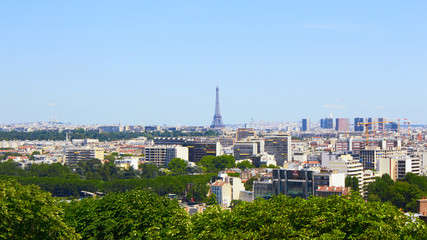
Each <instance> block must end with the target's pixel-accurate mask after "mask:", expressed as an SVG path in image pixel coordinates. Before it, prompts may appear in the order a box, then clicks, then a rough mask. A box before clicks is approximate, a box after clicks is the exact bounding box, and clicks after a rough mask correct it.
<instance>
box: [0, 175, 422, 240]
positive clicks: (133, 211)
mask: <svg viewBox="0 0 427 240" xmlns="http://www.w3.org/2000/svg"><path fill="white" fill-rule="evenodd" d="M200 186H202V185H200ZM209 201H212V203H215V195H213V194H212V195H211V197H210V199H209ZM234 203H235V204H234V207H233V209H232V210H231V211H230V210H222V209H221V208H220V207H219V206H218V205H213V206H211V207H208V209H207V210H206V211H204V212H203V213H196V214H195V215H193V216H191V217H190V216H189V215H188V214H187V213H185V211H184V210H183V209H182V208H181V207H180V206H179V204H178V202H177V201H176V200H170V199H167V198H165V197H161V196H158V195H156V194H154V193H150V192H146V191H141V190H132V191H126V192H124V193H121V192H117V193H109V194H107V195H106V196H104V197H102V198H86V199H82V200H80V201H72V202H71V203H66V202H63V203H61V204H57V203H56V201H55V200H54V199H53V198H52V197H50V196H49V194H48V193H46V192H43V191H40V190H39V189H38V187H36V186H33V185H31V186H22V185H20V184H18V183H16V182H13V181H10V182H8V181H0V206H1V210H0V217H2V222H1V223H0V239H78V238H79V237H80V235H81V237H82V238H83V239H381V238H385V239H426V238H427V225H425V224H424V223H423V222H421V221H420V220H412V219H411V218H410V217H408V216H406V215H405V214H404V213H403V212H402V211H400V210H399V209H397V208H396V207H395V206H392V205H391V204H390V203H381V202H365V201H364V200H363V199H362V198H361V197H360V196H359V195H358V194H351V195H348V196H331V197H328V198H319V197H313V196H312V197H310V198H309V199H308V200H305V199H301V198H290V197H286V196H283V195H279V196H275V197H273V198H272V199H270V200H263V199H260V200H257V201H254V202H252V203H249V202H241V201H235V202H234ZM61 209H63V210H61ZM62 211H63V213H62ZM76 232H77V233H76Z"/></svg>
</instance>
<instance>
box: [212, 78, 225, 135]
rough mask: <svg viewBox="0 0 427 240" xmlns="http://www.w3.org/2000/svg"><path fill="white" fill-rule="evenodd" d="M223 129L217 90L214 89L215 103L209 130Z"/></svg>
mask: <svg viewBox="0 0 427 240" xmlns="http://www.w3.org/2000/svg"><path fill="white" fill-rule="evenodd" d="M223 127H225V126H224V124H223V123H222V117H221V113H220V111H219V88H218V86H217V87H216V103H215V115H214V117H213V121H212V125H211V128H223Z"/></svg>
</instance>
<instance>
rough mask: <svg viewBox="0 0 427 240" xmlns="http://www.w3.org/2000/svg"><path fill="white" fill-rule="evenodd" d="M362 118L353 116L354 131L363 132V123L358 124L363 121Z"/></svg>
mask: <svg viewBox="0 0 427 240" xmlns="http://www.w3.org/2000/svg"><path fill="white" fill-rule="evenodd" d="M363 122H364V121H363V118H359V117H357V118H354V131H355V132H363V130H364V129H363V125H360V126H359V125H358V124H359V123H363Z"/></svg>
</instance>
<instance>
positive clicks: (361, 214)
mask: <svg viewBox="0 0 427 240" xmlns="http://www.w3.org/2000/svg"><path fill="white" fill-rule="evenodd" d="M192 223H193V234H194V236H197V239H381V238H387V239H404V238H405V239H407V238H412V239H425V238H426V237H427V230H426V225H425V224H424V223H422V222H420V221H419V220H417V221H415V222H412V220H411V219H410V218H409V217H407V216H405V215H404V214H403V213H402V212H401V211H399V210H398V209H397V208H396V207H394V206H392V205H390V204H388V203H365V201H364V200H363V199H362V198H361V197H360V196H358V195H356V194H353V195H350V196H348V197H340V196H332V197H329V198H319V197H311V198H309V199H308V200H304V199H301V198H290V197H286V196H283V195H279V196H276V197H274V198H272V199H270V200H259V201H255V202H253V203H248V202H242V203H240V204H238V205H236V206H235V207H234V208H233V210H232V211H224V210H221V208H220V207H218V206H213V207H211V208H209V209H207V211H205V212H204V213H203V214H196V215H194V216H193V217H192Z"/></svg>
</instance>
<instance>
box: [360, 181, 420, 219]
mask: <svg viewBox="0 0 427 240" xmlns="http://www.w3.org/2000/svg"><path fill="white" fill-rule="evenodd" d="M368 192H369V198H368V200H369V201H370V202H378V201H381V202H389V203H391V204H393V205H394V206H396V207H398V208H401V209H403V210H404V211H411V212H417V200H418V199H421V198H422V197H423V196H427V177H425V176H418V175H415V174H413V173H407V174H406V176H405V177H404V178H403V179H401V180H397V181H396V182H395V181H393V179H391V177H390V175H388V174H384V175H383V176H382V177H378V178H376V180H375V182H372V183H370V184H369V185H368Z"/></svg>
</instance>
